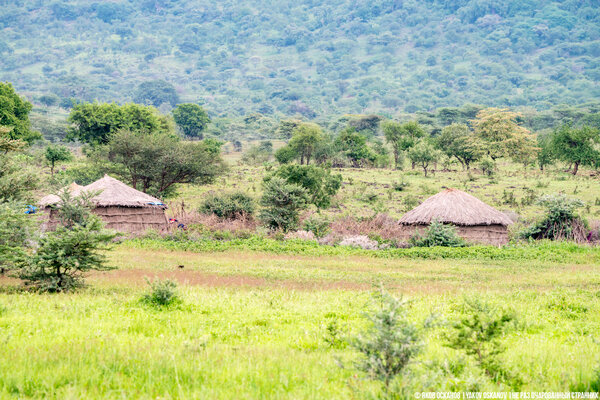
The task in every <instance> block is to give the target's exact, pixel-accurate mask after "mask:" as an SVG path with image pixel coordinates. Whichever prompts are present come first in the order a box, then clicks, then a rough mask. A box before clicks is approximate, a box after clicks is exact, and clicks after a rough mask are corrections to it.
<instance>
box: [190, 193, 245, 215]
mask: <svg viewBox="0 0 600 400" xmlns="http://www.w3.org/2000/svg"><path fill="white" fill-rule="evenodd" d="M199 211H200V212H201V213H203V214H214V215H216V216H217V217H219V218H229V219H235V218H240V217H246V216H250V215H252V214H253V213H254V200H253V199H252V197H250V196H248V195H247V194H245V193H242V192H234V193H226V194H216V193H213V194H210V195H209V196H208V197H207V198H206V200H204V203H203V204H202V206H200V210H199Z"/></svg>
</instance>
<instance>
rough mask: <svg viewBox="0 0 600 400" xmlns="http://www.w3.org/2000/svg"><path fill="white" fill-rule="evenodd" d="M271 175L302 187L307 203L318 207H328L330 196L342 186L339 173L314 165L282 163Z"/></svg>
mask: <svg viewBox="0 0 600 400" xmlns="http://www.w3.org/2000/svg"><path fill="white" fill-rule="evenodd" d="M273 176H277V177H280V178H283V179H285V180H286V181H287V182H288V183H292V184H296V185H299V186H301V187H303V188H304V189H305V190H306V192H307V194H308V196H309V200H308V201H309V203H312V204H314V205H315V206H317V207H318V208H328V207H329V206H330V205H331V198H332V197H333V196H335V194H336V193H337V191H338V190H339V189H340V187H341V186H342V175H341V174H336V175H332V174H331V170H330V169H326V168H321V167H317V166H314V165H293V164H290V165H284V166H282V167H280V168H279V169H278V170H277V171H276V172H275V174H274V175H273ZM267 179H272V178H271V177H267Z"/></svg>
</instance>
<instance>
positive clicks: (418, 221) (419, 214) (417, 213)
mask: <svg viewBox="0 0 600 400" xmlns="http://www.w3.org/2000/svg"><path fill="white" fill-rule="evenodd" d="M434 220H437V221H439V222H443V223H447V224H454V225H462V226H476V225H504V226H506V225H510V224H512V221H511V220H510V219H509V218H508V217H507V216H506V215H504V214H503V213H501V212H500V211H498V210H496V209H495V208H494V207H491V206H489V205H487V204H485V203H484V202H483V201H481V200H479V199H477V198H475V197H473V196H471V195H470V194H468V193H465V192H463V191H460V190H457V189H446V190H444V191H443V192H440V193H438V194H436V195H435V196H431V197H430V198H428V199H427V200H425V201H424V202H423V203H422V204H421V205H420V206H418V207H416V208H414V209H413V210H411V211H409V212H407V213H406V214H405V215H404V216H403V217H402V218H401V219H400V224H402V225H427V224H429V223H431V222H432V221H434Z"/></svg>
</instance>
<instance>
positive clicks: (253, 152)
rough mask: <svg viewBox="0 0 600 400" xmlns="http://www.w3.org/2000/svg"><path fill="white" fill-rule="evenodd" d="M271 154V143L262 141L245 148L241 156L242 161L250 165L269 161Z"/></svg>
mask: <svg viewBox="0 0 600 400" xmlns="http://www.w3.org/2000/svg"><path fill="white" fill-rule="evenodd" d="M272 154H273V143H271V142H269V141H266V142H262V143H259V144H255V145H253V146H251V147H250V148H249V149H248V150H246V151H245V152H244V155H243V156H242V162H244V163H246V164H250V165H259V164H262V163H265V162H267V161H269V159H270V158H271V155H272ZM294 154H295V153H294Z"/></svg>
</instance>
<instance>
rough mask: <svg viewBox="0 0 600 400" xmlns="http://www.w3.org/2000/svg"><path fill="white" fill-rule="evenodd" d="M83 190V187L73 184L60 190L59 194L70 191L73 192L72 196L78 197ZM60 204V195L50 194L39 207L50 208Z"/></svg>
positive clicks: (41, 201)
mask: <svg viewBox="0 0 600 400" xmlns="http://www.w3.org/2000/svg"><path fill="white" fill-rule="evenodd" d="M81 189H83V186H80V185H78V184H76V183H75V182H73V183H71V184H70V185H69V186H65V187H64V188H62V189H60V190H59V191H58V193H59V194H60V193H63V192H64V191H65V190H68V191H69V192H71V195H73V196H77V195H78V194H79V192H80V191H81ZM58 202H60V197H58V195H56V194H49V195H47V196H44V197H42V199H41V200H40V201H39V205H40V206H41V207H48V206H51V205H54V204H57V203H58Z"/></svg>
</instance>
